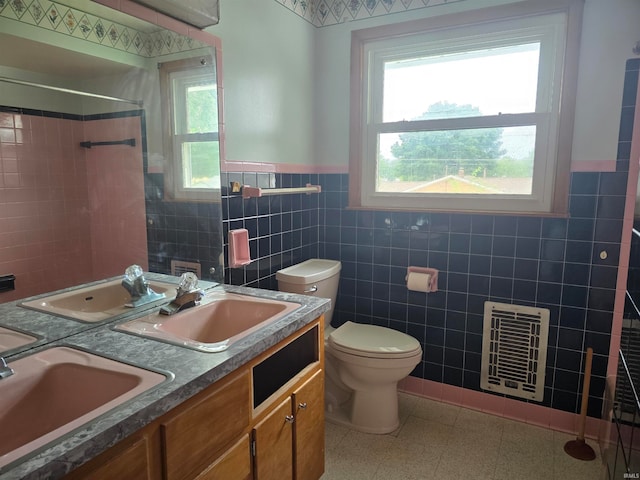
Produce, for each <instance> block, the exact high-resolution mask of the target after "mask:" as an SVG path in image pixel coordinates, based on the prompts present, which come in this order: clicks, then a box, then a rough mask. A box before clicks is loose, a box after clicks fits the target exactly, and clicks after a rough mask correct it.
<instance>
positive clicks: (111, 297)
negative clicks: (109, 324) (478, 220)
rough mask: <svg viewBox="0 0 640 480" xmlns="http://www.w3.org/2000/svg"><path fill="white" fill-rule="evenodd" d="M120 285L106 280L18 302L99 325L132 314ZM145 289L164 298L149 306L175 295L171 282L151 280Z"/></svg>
mask: <svg viewBox="0 0 640 480" xmlns="http://www.w3.org/2000/svg"><path fill="white" fill-rule="evenodd" d="M121 283H122V282H121V280H119V279H116V280H110V281H108V282H104V283H100V284H97V285H91V286H88V287H83V288H78V289H74V290H69V291H67V292H62V293H56V294H53V295H48V296H44V297H40V298H37V299H35V300H29V301H27V302H22V303H20V306H22V307H26V308H31V309H33V310H38V311H40V312H45V313H50V314H53V315H61V316H63V317H68V318H73V319H74V320H80V321H83V322H90V323H93V322H100V321H102V320H107V319H109V318H113V317H116V316H118V315H122V314H125V313H129V312H131V311H133V309H132V308H131V307H128V306H127V304H129V302H130V301H131V296H130V295H129V292H127V290H126V289H125V288H124V287H123V286H122V285H121ZM149 286H150V287H151V289H152V290H153V291H154V292H156V293H160V294H164V295H165V297H164V299H163V300H159V301H156V302H152V303H151V304H150V305H152V304H154V303H155V304H158V303H162V302H169V301H170V300H172V299H173V298H175V296H176V288H177V287H176V285H173V284H171V283H165V282H157V281H153V280H151V281H149Z"/></svg>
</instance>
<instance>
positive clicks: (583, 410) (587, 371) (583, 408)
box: [578, 347, 593, 440]
mask: <svg viewBox="0 0 640 480" xmlns="http://www.w3.org/2000/svg"><path fill="white" fill-rule="evenodd" d="M592 361H593V348H591V347H589V348H587V359H586V361H585V365H584V383H583V385H582V404H581V405H580V431H579V433H578V440H584V428H585V423H586V420H587V406H588V404H589V385H590V384H591V362H592Z"/></svg>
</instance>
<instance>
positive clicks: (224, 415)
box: [160, 372, 251, 480]
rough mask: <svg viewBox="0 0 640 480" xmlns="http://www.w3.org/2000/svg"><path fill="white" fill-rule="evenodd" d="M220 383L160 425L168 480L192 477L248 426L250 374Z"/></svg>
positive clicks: (180, 408)
mask: <svg viewBox="0 0 640 480" xmlns="http://www.w3.org/2000/svg"><path fill="white" fill-rule="evenodd" d="M219 383H220V385H219V386H217V384H214V385H213V386H212V387H211V388H209V389H207V390H206V392H205V393H204V395H198V396H196V397H194V398H193V399H191V400H189V401H187V402H185V404H184V405H183V406H182V407H179V411H177V412H175V413H174V414H172V415H171V417H170V418H169V419H168V420H166V421H163V422H162V423H161V427H160V431H161V438H162V443H163V448H164V457H165V472H166V479H167V480H178V479H186V478H194V477H195V476H197V475H198V474H199V473H200V472H202V471H203V470H205V469H206V468H207V467H208V466H209V465H210V464H212V463H213V462H214V461H215V460H216V459H217V458H218V457H219V456H220V454H221V453H222V452H223V450H224V449H225V448H228V447H229V446H230V445H231V444H232V443H233V442H235V441H236V440H237V439H238V438H239V437H240V435H241V434H242V433H243V432H244V431H246V429H247V427H248V426H249V417H250V402H251V400H250V393H249V386H250V380H249V373H248V372H244V373H243V374H242V375H240V376H236V377H235V378H233V379H231V380H221V381H220V382H219Z"/></svg>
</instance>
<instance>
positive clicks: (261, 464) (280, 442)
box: [253, 398, 294, 480]
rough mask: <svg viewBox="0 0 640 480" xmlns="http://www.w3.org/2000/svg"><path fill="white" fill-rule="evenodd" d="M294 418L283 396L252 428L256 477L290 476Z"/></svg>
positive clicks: (278, 479)
mask: <svg viewBox="0 0 640 480" xmlns="http://www.w3.org/2000/svg"><path fill="white" fill-rule="evenodd" d="M293 420H294V419H293V415H291V399H290V398H286V399H285V400H284V401H283V402H282V403H281V404H280V405H278V406H277V407H276V408H275V409H274V410H273V411H272V412H271V413H270V414H269V415H268V416H267V417H265V419H264V420H262V421H261V422H260V423H259V424H258V425H256V426H255V428H254V429H253V441H254V442H255V447H254V448H255V457H254V468H255V480H287V479H292V478H293V451H292V445H293Z"/></svg>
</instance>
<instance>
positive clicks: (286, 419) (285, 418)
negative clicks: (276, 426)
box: [284, 415, 295, 423]
mask: <svg viewBox="0 0 640 480" xmlns="http://www.w3.org/2000/svg"><path fill="white" fill-rule="evenodd" d="M294 420H295V417H294V416H293V415H287V416H286V417H284V421H285V422H287V423H293V421H294Z"/></svg>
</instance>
